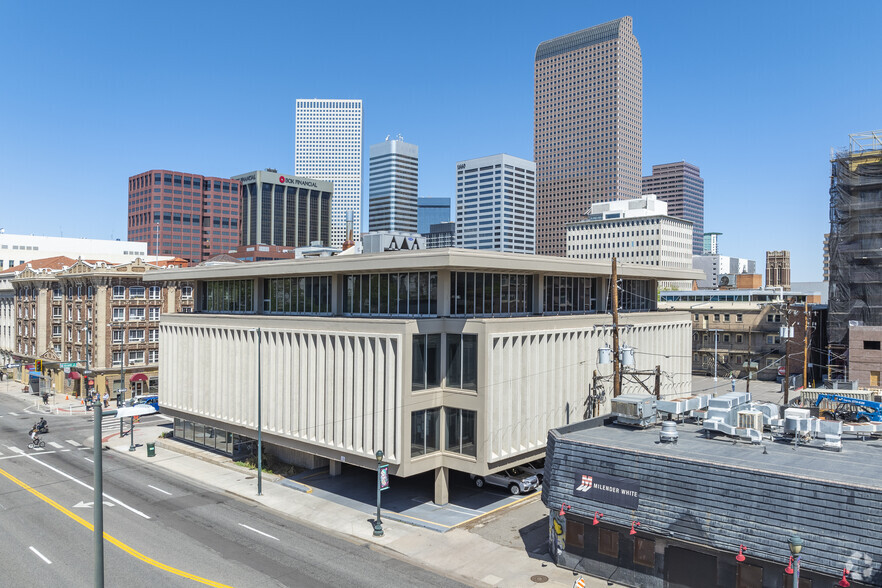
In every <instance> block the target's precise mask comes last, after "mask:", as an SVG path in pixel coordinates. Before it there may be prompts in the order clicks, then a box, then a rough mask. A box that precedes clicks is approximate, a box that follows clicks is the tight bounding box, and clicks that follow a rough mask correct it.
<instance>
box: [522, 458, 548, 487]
mask: <svg viewBox="0 0 882 588" xmlns="http://www.w3.org/2000/svg"><path fill="white" fill-rule="evenodd" d="M520 468H521V469H522V470H524V471H525V472H527V473H528V474H533V475H535V476H536V477H537V478H539V483H540V484H541V483H542V479H543V478H544V477H545V458H544V457H543V458H541V459H537V460H534V461H529V462H527V463H525V464H523V465H521V466H520Z"/></svg>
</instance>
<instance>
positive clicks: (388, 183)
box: [368, 135, 420, 233]
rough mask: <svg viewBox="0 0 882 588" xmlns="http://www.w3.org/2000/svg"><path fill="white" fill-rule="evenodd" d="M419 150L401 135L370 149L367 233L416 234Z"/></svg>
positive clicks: (387, 139) (387, 138)
mask: <svg viewBox="0 0 882 588" xmlns="http://www.w3.org/2000/svg"><path fill="white" fill-rule="evenodd" d="M419 157H420V151H419V147H417V146H416V145H412V144H410V143H405V142H404V139H403V138H402V137H401V135H398V138H397V139H389V137H386V140H385V141H383V142H382V143H377V144H375V145H371V147H370V162H369V166H368V172H369V174H370V176H369V180H368V190H369V192H368V201H369V204H368V227H369V230H370V231H402V232H405V233H416V232H417V216H418V207H417V200H418V196H417V194H418V192H417V188H418V184H419V162H420V159H419Z"/></svg>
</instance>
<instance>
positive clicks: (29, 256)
mask: <svg viewBox="0 0 882 588" xmlns="http://www.w3.org/2000/svg"><path fill="white" fill-rule="evenodd" d="M59 256H64V257H70V258H73V259H76V258H77V257H80V258H82V259H103V260H107V261H108V262H109V263H126V262H129V261H135V260H136V259H137V258H139V257H140V258H142V259H144V258H146V257H147V244H146V243H140V242H138V241H117V240H115V239H77V238H74V237H46V236H42V235H12V234H9V233H5V232H2V231H0V270H4V269H9V268H11V267H15V266H17V265H23V264H26V263H27V262H29V261H33V260H35V259H47V258H50V257H59ZM164 259H170V258H169V257H168V256H166V257H165V258H164Z"/></svg>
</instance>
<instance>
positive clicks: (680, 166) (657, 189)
mask: <svg viewBox="0 0 882 588" xmlns="http://www.w3.org/2000/svg"><path fill="white" fill-rule="evenodd" d="M643 193H644V194H655V195H656V196H658V198H659V200H663V201H664V202H667V203H668V212H669V214H670V215H671V216H673V217H676V218H681V219H683V220H688V221H692V254H693V255H702V254H703V253H704V180H703V179H702V177H701V171H700V170H699V169H698V166H697V165H692V164H691V163H686V162H685V161H678V162H676V163H664V164H662V165H654V166H652V175H651V176H643ZM714 253H715V252H714Z"/></svg>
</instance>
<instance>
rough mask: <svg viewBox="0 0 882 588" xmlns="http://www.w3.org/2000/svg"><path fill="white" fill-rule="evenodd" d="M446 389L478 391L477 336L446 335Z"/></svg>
mask: <svg viewBox="0 0 882 588" xmlns="http://www.w3.org/2000/svg"><path fill="white" fill-rule="evenodd" d="M447 387H448V388H462V389H464V390H477V389H478V336H477V335H467V334H462V335H460V334H452V333H448V335H447Z"/></svg>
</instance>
